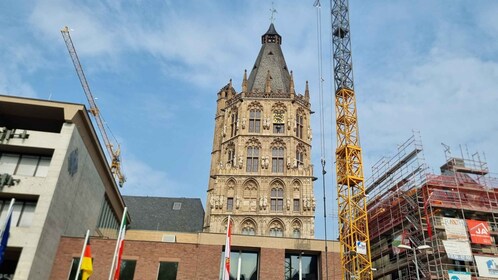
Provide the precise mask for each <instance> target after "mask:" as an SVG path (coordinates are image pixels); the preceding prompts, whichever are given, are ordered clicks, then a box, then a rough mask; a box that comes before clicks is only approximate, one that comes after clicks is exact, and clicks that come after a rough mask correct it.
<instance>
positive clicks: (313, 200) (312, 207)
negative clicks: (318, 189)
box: [311, 196, 316, 211]
mask: <svg viewBox="0 0 498 280" xmlns="http://www.w3.org/2000/svg"><path fill="white" fill-rule="evenodd" d="M315 208H316V200H315V197H314V196H313V197H312V198H311V209H312V210H313V211H315Z"/></svg>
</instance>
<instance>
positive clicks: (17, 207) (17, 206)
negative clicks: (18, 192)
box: [6, 201, 24, 227]
mask: <svg viewBox="0 0 498 280" xmlns="http://www.w3.org/2000/svg"><path fill="white" fill-rule="evenodd" d="M23 204H24V202H22V201H16V202H15V203H14V207H13V209H12V221H11V222H10V226H11V227H15V226H17V221H19V217H20V216H21V211H22V206H23ZM6 208H7V209H8V208H9V205H8V204H7V207H6Z"/></svg>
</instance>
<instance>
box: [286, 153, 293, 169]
mask: <svg viewBox="0 0 498 280" xmlns="http://www.w3.org/2000/svg"><path fill="white" fill-rule="evenodd" d="M291 167H292V163H291V158H290V157H289V156H288V157H287V168H288V169H290V168H291Z"/></svg>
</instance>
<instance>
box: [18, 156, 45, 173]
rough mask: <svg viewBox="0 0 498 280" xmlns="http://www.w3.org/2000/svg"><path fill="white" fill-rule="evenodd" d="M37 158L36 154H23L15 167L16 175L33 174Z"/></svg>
mask: <svg viewBox="0 0 498 280" xmlns="http://www.w3.org/2000/svg"><path fill="white" fill-rule="evenodd" d="M39 158H40V157H38V156H26V155H23V156H22V157H21V161H20V162H19V166H18V167H17V171H16V175H23V176H34V175H35V170H36V166H37V165H38V159H39Z"/></svg>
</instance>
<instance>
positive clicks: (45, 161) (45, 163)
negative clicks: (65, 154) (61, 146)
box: [35, 157, 50, 177]
mask: <svg viewBox="0 0 498 280" xmlns="http://www.w3.org/2000/svg"><path fill="white" fill-rule="evenodd" d="M49 166H50V157H41V158H40V162H39V163H38V168H37V169H36V174H35V176H36V177H45V176H47V173H48V167H49Z"/></svg>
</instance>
